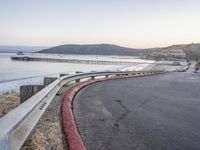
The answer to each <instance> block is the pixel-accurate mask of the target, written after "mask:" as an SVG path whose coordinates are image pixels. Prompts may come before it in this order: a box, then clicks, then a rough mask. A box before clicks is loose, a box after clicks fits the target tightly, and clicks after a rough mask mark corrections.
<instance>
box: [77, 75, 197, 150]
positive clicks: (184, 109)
mask: <svg viewBox="0 0 200 150" xmlns="http://www.w3.org/2000/svg"><path fill="white" fill-rule="evenodd" d="M74 114H75V119H76V123H77V125H78V129H79V132H80V134H81V137H82V138H83V140H84V142H85V144H86V147H87V149H88V150H198V149H200V75H199V74H193V73H170V74H165V75H156V76H150V77H137V78H132V79H120V80H113V81H105V82H101V83H96V84H93V85H90V86H88V87H86V88H84V89H83V90H81V91H80V92H79V93H78V94H77V95H76V97H75V99H74Z"/></svg>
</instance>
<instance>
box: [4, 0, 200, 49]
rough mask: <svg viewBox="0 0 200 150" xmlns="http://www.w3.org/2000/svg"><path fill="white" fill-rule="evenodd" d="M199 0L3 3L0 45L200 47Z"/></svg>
mask: <svg viewBox="0 0 200 150" xmlns="http://www.w3.org/2000/svg"><path fill="white" fill-rule="evenodd" d="M199 18H200V1H199V0H0V45H29V46H56V45H61V44H98V43H111V44H117V45H121V46H125V47H132V48H147V47H162V46H169V45H172V44H187V43H200V19H199Z"/></svg>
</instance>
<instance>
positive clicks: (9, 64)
mask: <svg viewBox="0 0 200 150" xmlns="http://www.w3.org/2000/svg"><path fill="white" fill-rule="evenodd" d="M25 55H27V56H34V57H50V58H65V59H67V58H70V59H81V60H84V59H87V60H88V59H90V60H111V61H132V62H152V61H149V60H142V59H138V58H135V57H130V56H124V57H122V56H91V55H56V54H35V53H27V54H25ZM11 56H16V54H14V53H0V94H2V93H5V92H9V91H19V88H20V86H21V85H30V84H43V78H44V77H59V74H60V73H69V74H72V73H75V72H76V71H81V72H89V71H103V70H141V69H143V68H145V67H148V65H147V64H143V65H136V66H115V65H94V64H91V65H89V64H74V63H55V62H37V61H34V62H31V61H30V62H26V61H14V60H11V59H10V57H11Z"/></svg>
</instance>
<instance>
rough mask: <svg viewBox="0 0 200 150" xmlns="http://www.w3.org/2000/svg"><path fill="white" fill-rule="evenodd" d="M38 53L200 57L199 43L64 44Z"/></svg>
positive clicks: (175, 57)
mask: <svg viewBox="0 0 200 150" xmlns="http://www.w3.org/2000/svg"><path fill="white" fill-rule="evenodd" d="M38 53H51V54H81V55H119V56H143V57H146V58H149V59H186V58H188V59H195V58H199V59H200V44H193V43H192V44H180V45H172V46H169V47H161V48H149V49H133V48H126V47H121V46H117V45H112V44H94V45H75V44H66V45H61V46H56V47H52V48H48V49H44V50H41V51H38Z"/></svg>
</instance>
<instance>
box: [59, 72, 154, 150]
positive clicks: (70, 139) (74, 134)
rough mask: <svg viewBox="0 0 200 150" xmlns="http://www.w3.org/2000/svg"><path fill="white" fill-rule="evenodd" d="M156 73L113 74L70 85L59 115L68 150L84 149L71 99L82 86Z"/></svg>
mask: <svg viewBox="0 0 200 150" xmlns="http://www.w3.org/2000/svg"><path fill="white" fill-rule="evenodd" d="M149 75H156V74H140V75H130V76H114V77H109V78H104V79H96V80H90V81H85V82H81V83H78V84H76V85H74V86H72V87H71V88H70V89H69V90H68V91H67V92H66V93H65V95H64V97H63V100H62V106H61V116H62V128H63V132H64V135H65V138H66V142H67V143H68V148H69V150H86V147H85V145H84V142H83V141H82V139H81V136H80V135H79V132H78V129H77V127H76V123H75V119H74V116H73V111H72V101H73V98H74V97H75V95H76V93H78V91H80V90H81V89H82V88H84V87H86V86H88V85H90V84H93V83H96V82H101V81H106V80H115V79H124V78H131V77H141V76H149Z"/></svg>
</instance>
